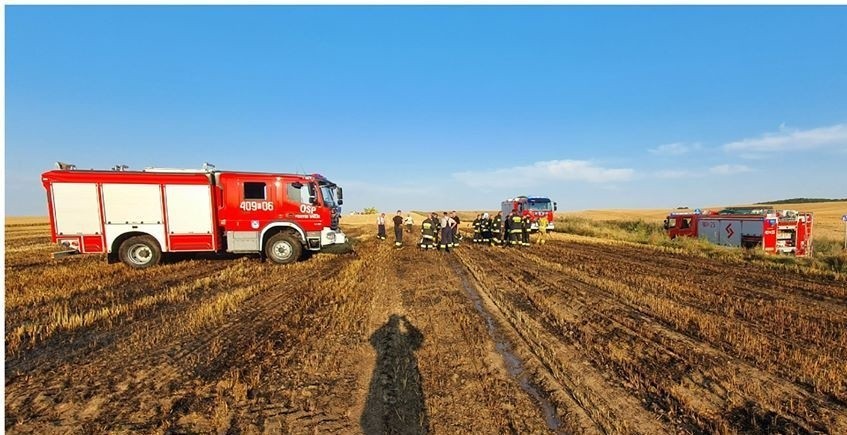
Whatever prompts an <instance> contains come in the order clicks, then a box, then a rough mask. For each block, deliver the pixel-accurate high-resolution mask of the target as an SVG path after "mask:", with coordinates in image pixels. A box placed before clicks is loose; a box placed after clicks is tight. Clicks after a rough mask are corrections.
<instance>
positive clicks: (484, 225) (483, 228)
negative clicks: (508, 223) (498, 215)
mask: <svg viewBox="0 0 847 435" xmlns="http://www.w3.org/2000/svg"><path fill="white" fill-rule="evenodd" d="M479 231H480V233H481V234H482V240H481V242H482V243H489V242H491V219H489V218H488V213H483V214H482V220H480V222H479Z"/></svg>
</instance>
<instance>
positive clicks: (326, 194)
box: [321, 184, 335, 207]
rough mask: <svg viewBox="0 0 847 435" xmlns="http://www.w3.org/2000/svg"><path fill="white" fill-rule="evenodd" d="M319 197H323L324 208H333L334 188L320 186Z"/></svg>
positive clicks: (325, 185)
mask: <svg viewBox="0 0 847 435" xmlns="http://www.w3.org/2000/svg"><path fill="white" fill-rule="evenodd" d="M321 196H323V199H324V205H325V206H327V207H335V186H332V185H329V184H321Z"/></svg>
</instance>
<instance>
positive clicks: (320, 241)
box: [41, 163, 347, 268]
mask: <svg viewBox="0 0 847 435" xmlns="http://www.w3.org/2000/svg"><path fill="white" fill-rule="evenodd" d="M57 166H58V169H56V170H52V171H48V172H45V173H44V174H42V176H41V181H42V183H43V184H44V187H45V189H46V190H47V206H48V211H49V214H50V231H51V237H52V240H53V242H54V243H59V244H61V245H63V246H64V247H65V248H66V249H67V251H66V252H76V253H83V254H88V253H106V254H108V259H109V261H116V260H120V261H122V262H124V263H125V264H127V265H128V266H130V267H133V268H145V267H150V266H153V265H155V264H157V263H158V262H159V260H160V259H161V256H162V254H163V253H168V252H230V253H261V254H264V256H265V257H266V258H267V259H269V260H271V261H273V262H275V263H291V262H294V261H297V260H298V259H299V258H300V257H301V254H302V252H303V251H304V250H310V251H321V250H331V249H332V248H339V247H340V246H341V245H346V241H347V238H346V236H345V235H344V233H343V232H342V231H341V230H340V229H339V228H338V222H339V218H340V216H341V209H340V207H339V206H340V205H341V204H342V202H343V199H342V190H341V188H340V187H339V186H337V185H335V184H334V183H332V182H331V181H329V180H328V179H326V178H325V177H324V176H322V175H319V174H313V175H304V174H286V173H263V172H235V171H218V170H214V166H212V165H204V168H203V169H202V170H194V169H157V168H148V169H145V170H142V171H127V170H125V169H126V167H125V166H118V167H115V168H113V170H77V169H75V167H74V165H68V164H64V163H57Z"/></svg>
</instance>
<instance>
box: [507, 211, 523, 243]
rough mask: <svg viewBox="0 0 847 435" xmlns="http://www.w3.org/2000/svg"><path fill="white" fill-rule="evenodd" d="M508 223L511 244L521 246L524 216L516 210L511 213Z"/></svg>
mask: <svg viewBox="0 0 847 435" xmlns="http://www.w3.org/2000/svg"><path fill="white" fill-rule="evenodd" d="M507 225H508V228H509V245H511V246H520V245H521V234H522V233H523V218H522V217H521V214H520V213H518V212H516V211H514V210H513V211H512V212H511V213H509V216H508V224H507Z"/></svg>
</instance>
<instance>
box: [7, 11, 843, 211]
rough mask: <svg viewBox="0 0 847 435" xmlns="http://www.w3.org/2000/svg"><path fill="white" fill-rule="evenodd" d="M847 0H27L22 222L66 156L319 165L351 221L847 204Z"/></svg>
mask: <svg viewBox="0 0 847 435" xmlns="http://www.w3.org/2000/svg"><path fill="white" fill-rule="evenodd" d="M845 28H847V8H845V7H611V6H607V7H574V6H561V7H516V6H511V7H409V6H407V7H304V6H301V7H292V6H276V7H211V6H207V7H196V6H195V7H177V6H159V7H128V6H124V7H81V6H51V7H47V6H9V7H7V8H6V83H5V85H6V102H5V103H6V138H5V139H6V142H5V146H6V149H5V153H6V154H5V158H6V173H5V174H6V175H5V189H6V193H5V194H6V214H7V215H44V214H46V200H45V195H44V191H43V188H42V187H41V185H40V182H39V174H40V173H41V172H43V171H44V170H47V169H50V168H51V166H52V164H53V162H54V161H56V160H61V161H65V162H71V163H75V164H77V165H78V167H80V168H108V167H111V166H114V165H115V164H128V165H129V166H130V167H131V168H143V167H147V166H164V167H186V168H188V167H190V168H199V167H200V165H202V163H203V162H211V163H214V164H215V165H217V167H218V168H219V169H233V170H260V171H280V172H290V171H296V172H301V171H306V172H319V173H323V174H325V175H327V176H328V177H329V178H331V179H333V180H334V181H336V182H338V183H340V184H342V185H343V186H344V187H345V199H346V203H345V212H346V211H351V210H357V209H361V208H362V207H366V206H376V207H378V208H381V209H386V210H391V209H397V208H402V209H404V210H405V209H410V208H411V209H483V208H485V209H492V208H496V207H497V205H498V204H499V202H500V200H502V199H504V198H506V197H508V196H514V195H518V194H535V195H549V196H550V197H552V198H553V199H555V200H556V201H558V203H559V205H560V209H565V210H578V209H587V208H633V207H651V208H652V207H669V208H670V207H676V206H680V205H688V206H708V205H722V204H738V203H745V202H753V201H760V200H769V199H779V198H784V197H795V196H815V197H845V196H847V181H846V180H845V171H844V168H845V166H847V165H845V164H847V49H845V47H847V32H846V31H845V30H844V29H845Z"/></svg>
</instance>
